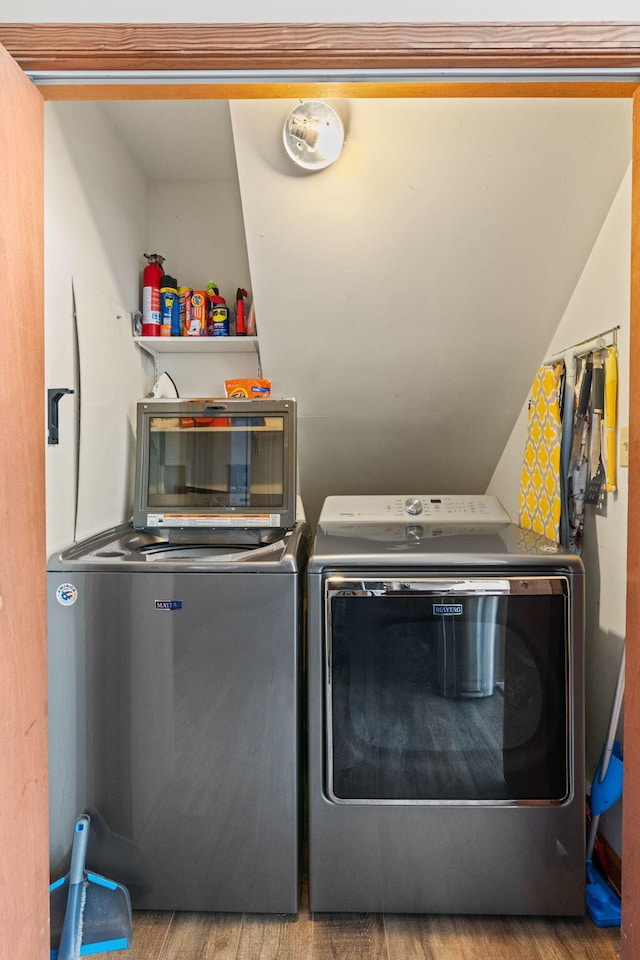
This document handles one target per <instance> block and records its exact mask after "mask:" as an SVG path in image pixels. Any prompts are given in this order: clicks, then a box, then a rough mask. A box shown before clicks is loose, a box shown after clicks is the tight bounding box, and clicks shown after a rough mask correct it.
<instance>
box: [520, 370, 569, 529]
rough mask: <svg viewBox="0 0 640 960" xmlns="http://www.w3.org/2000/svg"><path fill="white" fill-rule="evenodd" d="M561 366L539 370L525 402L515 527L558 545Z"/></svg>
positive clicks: (560, 497) (562, 373)
mask: <svg viewBox="0 0 640 960" xmlns="http://www.w3.org/2000/svg"><path fill="white" fill-rule="evenodd" d="M563 375H564V363H556V364H554V365H553V366H544V367H540V369H539V370H538V372H537V374H536V377H535V380H534V381H533V386H532V388H531V398H530V400H529V420H528V433H527V443H526V446H525V453H524V463H523V466H522V474H521V476H520V500H519V505H518V511H519V523H520V526H521V527H524V528H525V529H526V530H533V531H534V532H535V533H540V534H542V535H543V536H545V537H547V538H548V539H549V540H555V541H556V543H559V542H560V513H561V506H562V491H561V485H560V448H561V443H562V418H561V413H560V404H561V393H562V382H563Z"/></svg>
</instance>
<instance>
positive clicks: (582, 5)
mask: <svg viewBox="0 0 640 960" xmlns="http://www.w3.org/2000/svg"><path fill="white" fill-rule="evenodd" d="M4 8H6V9H4ZM637 14H638V7H637V3H636V2H635V0H611V2H610V3H605V2H603V0H521V2H520V3H518V4H517V5H515V4H514V3H513V2H512V0H430V2H427V3H425V2H422V0H398V2H396V3H395V4H393V5H390V4H389V2H388V0H350V2H349V3H344V2H343V0H312V2H310V0H307V2H306V3H305V4H304V5H301V4H300V3H299V2H296V0H275V2H271V3H270V4H268V5H265V3H264V0H239V2H236V3H235V4H228V3H224V2H222V0H183V2H182V3H181V4H180V6H179V7H176V4H175V3H173V2H170V0H156V2H155V3H154V5H153V8H152V9H151V11H150V10H149V5H148V3H142V2H140V0H111V2H110V3H109V4H108V6H104V5H100V6H97V5H96V6H94V5H90V4H87V3H86V0H57V2H56V3H55V4H52V3H51V2H50V0H23V2H22V3H20V4H19V5H15V4H12V3H9V0H3V2H2V5H1V9H0V18H1V19H2V20H4V21H6V22H14V23H15V22H18V23H31V22H40V23H47V22H53V23H66V22H68V21H69V22H74V21H77V22H79V23H127V22H131V23H149V22H152V23H177V22H179V23H252V22H255V23H341V22H342V23H357V22H363V23H375V22H395V23H402V22H408V23H411V22H415V23H423V22H424V23H428V22H434V23H437V22H439V21H441V22H445V23H455V22H465V21H470V22H473V21H476V22H479V21H485V22H491V21H505V22H507V23H514V22H516V23H517V22H526V21H533V22H536V21H545V20H547V21H549V20H550V21H564V20H577V21H590V20H596V21H597V20H603V21H605V20H606V21H610V20H622V21H625V20H628V21H634V20H637V18H638V17H637Z"/></svg>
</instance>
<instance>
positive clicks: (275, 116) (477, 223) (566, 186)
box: [108, 99, 631, 521]
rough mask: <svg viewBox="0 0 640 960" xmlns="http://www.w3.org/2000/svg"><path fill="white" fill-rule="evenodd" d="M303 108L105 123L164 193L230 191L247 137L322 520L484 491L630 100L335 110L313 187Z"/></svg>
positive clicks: (261, 276) (580, 260)
mask: <svg viewBox="0 0 640 960" xmlns="http://www.w3.org/2000/svg"><path fill="white" fill-rule="evenodd" d="M294 102H295V101H283V100H279V101H263V100H261V101H233V102H232V103H231V104H230V105H229V104H226V103H225V104H212V103H191V104H189V103H185V102H181V103H176V104H173V105H171V104H166V103H163V104H155V105H152V104H138V105H133V104H131V105H125V104H117V105H115V104H113V105H110V106H109V107H108V109H109V110H110V111H111V112H112V118H113V120H114V122H115V123H116V124H117V125H118V126H119V128H120V130H121V131H122V132H123V135H124V136H125V138H127V139H128V141H129V144H130V146H131V149H132V151H133V152H134V153H135V154H136V155H137V156H138V160H139V162H140V163H141V164H142V165H143V166H145V165H146V169H147V175H148V176H149V178H150V179H151V180H158V179H160V180H169V179H174V178H175V179H180V180H189V179H193V180H203V179H219V180H228V179H229V178H230V177H231V176H235V171H234V170H233V163H232V162H230V156H231V151H232V144H234V145H235V156H236V162H237V173H238V177H239V185H240V195H241V198H242V214H240V212H239V214H238V215H239V216H240V215H242V216H243V217H244V227H245V234H246V240H247V249H248V257H249V266H250V273H251V284H252V291H251V292H252V294H253V296H254V298H255V303H256V310H257V318H258V334H259V337H260V350H261V356H262V364H263V371H264V375H265V376H267V377H269V378H270V379H271V380H272V382H273V390H274V394H276V395H279V396H293V397H296V398H297V399H298V402H299V453H300V474H301V492H302V495H303V499H304V503H305V507H306V509H307V512H308V514H309V516H310V519H311V520H312V521H315V519H316V517H317V514H318V511H319V509H320V505H321V502H322V500H323V498H324V497H325V496H328V495H329V494H333V493H427V492H448V493H465V492H475V493H477V492H483V491H484V490H485V489H486V487H487V484H488V482H489V480H490V478H491V475H492V473H493V470H494V468H495V465H496V463H497V462H498V460H499V458H500V455H501V453H502V451H503V449H504V447H505V444H506V442H507V440H508V438H509V435H510V433H511V429H512V427H513V424H514V422H515V420H516V418H517V416H518V414H519V411H520V409H521V407H522V404H523V403H524V401H525V399H526V395H527V392H528V389H529V386H530V383H531V380H532V377H533V374H534V372H535V369H536V368H537V366H538V364H539V363H540V361H541V360H542V359H543V356H544V351H545V350H546V347H547V345H548V344H549V342H550V340H551V338H552V335H553V333H554V331H555V330H556V328H557V326H558V324H559V322H560V320H561V319H562V316H563V314H564V311H565V309H566V306H567V304H568V303H569V300H570V297H571V294H572V292H573V290H574V288H575V286H576V283H577V281H578V278H579V277H580V274H581V271H582V269H583V267H584V264H585V262H586V260H587V258H588V255H589V253H590V251H591V249H592V247H593V244H594V242H595V240H596V237H597V236H598V232H599V230H600V228H601V226H602V223H603V221H604V219H605V216H606V214H607V211H608V210H609V207H610V205H611V202H612V200H613V198H614V196H615V193H616V190H617V188H618V186H619V184H620V182H621V179H622V177H623V175H624V173H625V171H626V169H627V167H628V165H629V161H630V157H631V108H630V104H629V103H628V102H627V101H623V100H613V99H612V100H607V99H599V100H581V99H558V100H551V99H545V100H541V99H518V100H514V99H504V100H500V99H499V100H496V99H490V100H489V99H473V100H457V99H442V100H438V99H430V100H418V99H415V100H367V99H362V100H350V101H338V102H335V101H333V104H334V106H335V107H336V108H337V109H338V110H339V112H340V113H341V115H342V117H343V120H344V122H345V127H346V132H347V136H346V143H345V147H344V150H343V153H342V156H341V157H340V159H339V160H338V162H336V163H335V164H334V165H333V166H332V167H329V168H328V169H326V170H324V171H321V172H319V173H315V174H304V173H302V172H301V171H299V170H298V169H297V168H295V167H294V166H293V165H292V164H291V163H290V161H289V160H288V158H287V157H286V155H285V154H284V151H283V149H282V125H283V121H284V118H285V116H286V114H287V112H288V110H289V109H290V108H291V106H292V105H293V103H294ZM122 108H124V109H125V110H128V111H129V113H128V115H125V114H123V112H122ZM229 109H230V112H231V121H232V127H233V139H232V137H231V125H230V123H229ZM138 110H139V111H141V113H140V114H138V118H136V111H138ZM154 110H155V113H154V112H153V111H154ZM172 110H174V111H175V113H174V114H172V113H171V111H172ZM142 115H144V117H145V121H144V123H143V122H142V121H141V119H140V117H141V116H142ZM174 118H175V123H174V122H173V120H174ZM159 129H162V130H164V132H165V134H166V132H167V131H172V133H173V134H174V135H173V136H172V137H170V138H169V137H167V136H166V135H165V136H163V137H162V142H161V145H160V142H159V140H158V137H159V133H158V131H159ZM193 130H196V131H199V134H198V135H197V136H195V137H194V136H193V133H190V132H189V131H193ZM149 147H151V149H149ZM160 156H161V157H162V160H161V164H162V165H160V159H159V158H160ZM216 156H219V157H220V162H219V165H217V166H216V163H215V162H214V161H213V160H212V157H216ZM209 171H210V172H209ZM603 323H604V326H605V327H606V326H607V323H606V318H603Z"/></svg>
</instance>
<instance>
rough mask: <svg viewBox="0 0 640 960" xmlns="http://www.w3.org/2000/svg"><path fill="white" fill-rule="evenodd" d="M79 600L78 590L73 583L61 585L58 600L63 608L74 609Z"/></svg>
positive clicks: (58, 590) (57, 591)
mask: <svg viewBox="0 0 640 960" xmlns="http://www.w3.org/2000/svg"><path fill="white" fill-rule="evenodd" d="M77 599H78V588H77V587H75V586H74V585H73V584H72V583H61V584H60V586H59V587H58V589H57V590H56V600H57V601H58V603H60V604H62V606H63V607H72V606H73V605H74V603H75V602H76V600H77Z"/></svg>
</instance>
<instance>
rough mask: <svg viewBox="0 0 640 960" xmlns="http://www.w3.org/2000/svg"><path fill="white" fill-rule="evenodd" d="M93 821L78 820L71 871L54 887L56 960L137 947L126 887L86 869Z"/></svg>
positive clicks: (53, 959) (53, 948) (51, 890)
mask: <svg viewBox="0 0 640 960" xmlns="http://www.w3.org/2000/svg"><path fill="white" fill-rule="evenodd" d="M89 824H90V819H89V817H88V816H87V815H86V814H83V816H81V817H78V819H77V820H76V825H75V828H74V833H73V847H72V851H71V867H70V869H69V873H68V874H67V875H66V876H64V877H61V878H60V880H56V881H55V883H52V884H51V886H50V887H49V897H50V905H51V960H77V958H78V957H85V956H88V955H89V954H91V953H106V952H108V951H109V950H125V949H126V948H127V947H129V946H130V945H131V928H132V921H131V901H130V898H129V892H128V890H127V889H126V887H123V886H122V884H119V883H114V881H113V880H107V879H106V877H101V876H99V874H97V873H92V872H91V871H87V870H85V860H86V855H87V841H88V839H89Z"/></svg>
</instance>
